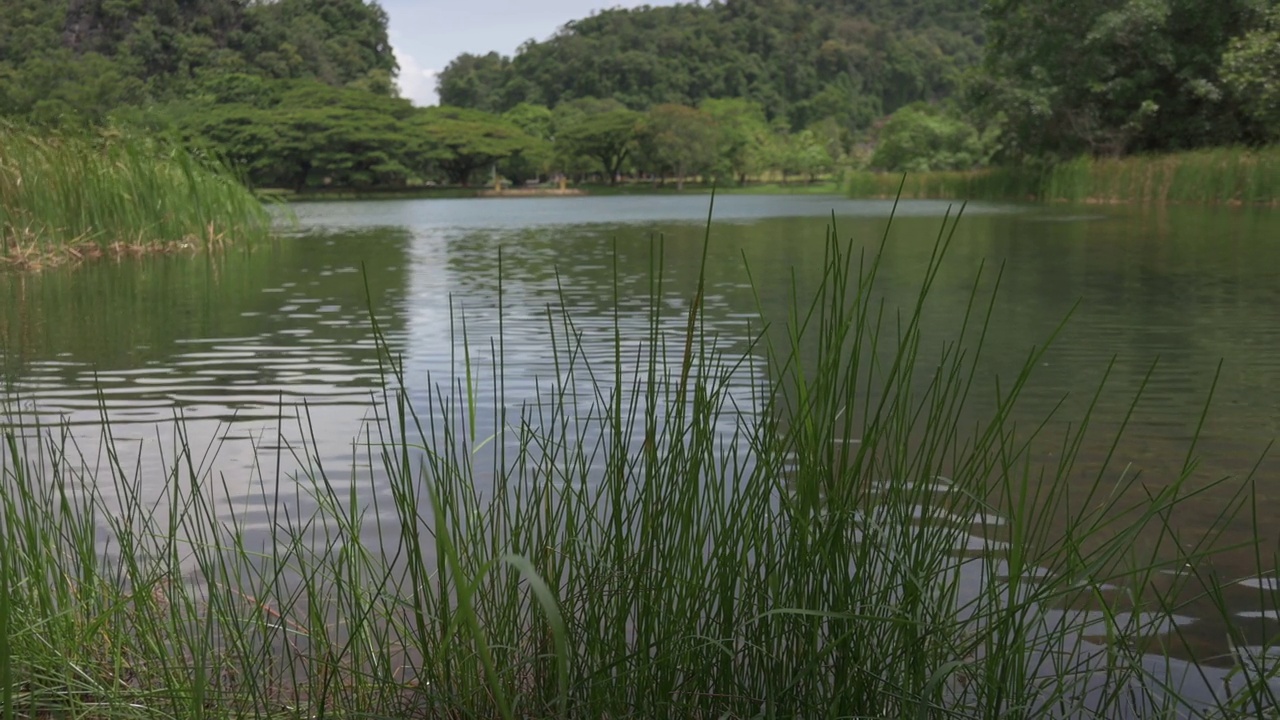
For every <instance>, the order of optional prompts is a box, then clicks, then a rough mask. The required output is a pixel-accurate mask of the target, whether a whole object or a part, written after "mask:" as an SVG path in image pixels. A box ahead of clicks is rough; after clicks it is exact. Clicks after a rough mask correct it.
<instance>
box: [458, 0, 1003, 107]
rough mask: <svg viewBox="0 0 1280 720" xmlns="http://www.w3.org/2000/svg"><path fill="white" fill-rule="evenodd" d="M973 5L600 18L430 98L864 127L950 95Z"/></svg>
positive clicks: (974, 27) (773, 0) (742, 9)
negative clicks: (740, 103)
mask: <svg viewBox="0 0 1280 720" xmlns="http://www.w3.org/2000/svg"><path fill="white" fill-rule="evenodd" d="M980 5H981V0H961V1H960V2H955V1H954V0H952V1H950V2H946V1H943V0H906V1H899V2H894V1H892V0H859V1H858V2H834V1H832V0H735V2H729V3H709V4H707V5H697V4H692V3H690V4H680V5H675V6H667V7H641V8H638V9H633V10H632V9H613V10H605V11H602V12H599V13H597V14H594V15H592V16H591V17H588V18H583V19H581V20H577V21H574V22H571V23H569V24H567V25H565V26H564V28H563V29H562V30H561V31H560V32H559V33H558V34H557V35H555V36H554V37H552V38H551V39H549V40H547V41H545V42H529V43H526V44H525V45H524V46H522V47H521V48H520V50H519V52H517V54H516V55H515V57H513V58H505V57H501V56H499V55H497V54H496V53H490V54H488V55H483V56H477V55H470V54H468V55H462V56H459V57H458V58H457V59H455V60H454V61H453V62H452V63H450V64H449V66H448V67H447V68H445V70H444V71H443V72H442V73H441V74H440V78H439V89H440V98H441V102H443V103H445V104H449V105H459V106H463V107H473V108H479V109H484V110H490V111H503V110H506V109H508V108H511V107H513V106H515V105H516V104H518V103H520V102H532V103H537V104H542V105H547V106H548V107H555V106H557V105H559V104H561V103H564V102H566V101H569V100H574V99H577V98H586V97H597V98H613V99H616V100H618V101H619V102H621V103H623V104H624V105H626V106H627V107H628V108H631V109H633V110H646V109H648V108H650V107H652V106H654V105H661V104H664V103H673V104H683V105H690V106H698V105H700V104H701V103H702V102H703V101H705V100H708V99H716V98H743V99H747V100H750V101H751V102H754V103H756V104H757V105H759V106H760V107H761V108H762V109H763V110H764V112H765V114H766V116H767V117H768V118H769V119H771V120H773V119H779V118H781V119H782V120H784V121H785V122H786V123H787V125H788V126H790V128H791V129H793V130H799V129H802V128H804V127H806V126H808V125H810V124H811V123H813V122H816V121H818V120H821V119H823V118H825V117H834V118H836V120H837V121H838V122H840V123H841V124H843V125H846V126H849V127H862V128H865V127H866V126H868V125H869V124H870V122H871V121H872V120H873V119H874V118H875V117H877V116H878V115H880V114H881V112H883V111H892V110H894V109H896V108H897V107H899V106H901V105H903V104H906V103H909V102H912V101H916V100H926V99H937V98H939V97H943V96H947V95H950V94H951V93H952V92H953V91H954V90H955V89H956V87H957V85H958V82H959V79H960V74H961V72H962V71H963V69H964V68H967V67H970V66H972V65H974V64H976V62H977V60H978V56H979V49H978V48H979V46H978V42H979V38H980V36H981V33H982V28H981V22H980V19H979V15H978V9H979V7H980Z"/></svg>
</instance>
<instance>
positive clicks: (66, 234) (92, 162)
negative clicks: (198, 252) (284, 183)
mask: <svg viewBox="0 0 1280 720" xmlns="http://www.w3.org/2000/svg"><path fill="white" fill-rule="evenodd" d="M269 225H270V219H269V217H268V215H267V213H266V211H265V209H264V208H263V206H262V204H261V203H260V202H259V201H258V200H257V199H255V198H254V196H253V194H252V193H251V192H249V190H247V189H246V188H245V187H243V186H242V185H241V184H240V183H239V182H238V181H237V179H236V177H235V176H234V175H233V174H232V173H231V172H229V171H227V170H226V169H225V168H222V167H221V166H219V165H217V164H214V163H208V162H204V161H201V160H199V159H197V158H195V157H193V156H192V155H191V154H189V153H187V152H186V151H184V150H182V149H181V148H179V147H176V146H169V145H165V144H163V143H160V142H158V141H156V140H153V139H149V138H144V137H140V136H136V135H132V134H128V133H125V134H120V133H113V132H105V133H102V134H99V135H88V134H82V135H75V134H72V135H62V134H51V133H47V132H36V131H34V130H28V129H22V128H18V127H14V126H10V125H3V124H0V265H8V266H15V267H19V268H33V267H39V266H43V265H49V264H57V263H63V262H69V261H79V260H84V259H89V258H98V257H103V256H121V255H130V254H141V253H145V252H155V251H161V250H178V249H186V248H201V249H203V248H208V247H211V246H219V245H223V244H225V243H231V242H244V241H250V240H256V239H261V238H263V237H265V236H266V234H267V232H268V229H269Z"/></svg>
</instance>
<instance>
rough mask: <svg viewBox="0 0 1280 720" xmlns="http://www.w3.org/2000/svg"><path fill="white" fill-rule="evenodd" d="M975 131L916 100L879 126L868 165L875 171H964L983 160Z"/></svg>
mask: <svg viewBox="0 0 1280 720" xmlns="http://www.w3.org/2000/svg"><path fill="white" fill-rule="evenodd" d="M985 155H986V153H985V152H984V148H983V143H982V140H981V138H980V137H979V135H978V131H977V130H976V129H975V128H974V127H973V126H972V125H970V124H969V123H967V122H965V121H964V120H963V119H961V118H958V117H955V116H954V115H950V114H948V113H946V112H944V111H943V110H941V109H940V108H938V107H936V106H931V105H927V104H924V103H917V104H914V105H908V106H907V107H904V108H902V109H901V110H899V111H898V112H896V113H894V114H893V115H892V116H891V117H890V118H889V119H888V121H886V122H885V124H884V126H883V127H881V128H880V131H879V137H878V142H877V144H876V149H875V154H874V155H872V156H871V162H870V165H871V167H872V168H875V169H877V170H892V171H894V172H928V171H930V170H967V169H969V168H973V167H977V166H979V165H982V164H984V163H985V161H986V157H985Z"/></svg>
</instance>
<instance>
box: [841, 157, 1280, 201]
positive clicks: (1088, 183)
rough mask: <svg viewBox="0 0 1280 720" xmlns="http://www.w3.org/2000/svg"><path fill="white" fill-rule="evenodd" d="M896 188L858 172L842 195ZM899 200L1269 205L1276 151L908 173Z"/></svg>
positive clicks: (1278, 168) (886, 178)
mask: <svg viewBox="0 0 1280 720" xmlns="http://www.w3.org/2000/svg"><path fill="white" fill-rule="evenodd" d="M901 181H902V176H901V175H897V174H892V173H871V172H857V173H853V175H852V177H851V178H850V180H849V182H848V188H847V189H848V192H849V194H850V195H852V196H854V197H893V196H894V195H895V194H896V192H897V190H898V184H899V183H900V182H901ZM903 197H909V198H943V199H952V198H956V199H974V200H1042V201H1049V202H1099V203H1147V204H1161V203H1203V204H1264V205H1273V204H1276V203H1278V202H1280V148H1266V149H1261V150H1250V149H1244V148H1219V149H1212V150H1197V151H1193V152H1184V153H1174V154H1169V155H1137V156H1132V157H1126V158H1107V159H1095V158H1080V159H1077V160H1073V161H1071V162H1066V163H1060V164H1058V165H1055V166H1053V167H1049V168H1032V167H1028V168H1017V167H998V168H987V169H983V170H973V171H967V172H928V173H911V174H908V175H907V177H906V181H905V185H904V186H903Z"/></svg>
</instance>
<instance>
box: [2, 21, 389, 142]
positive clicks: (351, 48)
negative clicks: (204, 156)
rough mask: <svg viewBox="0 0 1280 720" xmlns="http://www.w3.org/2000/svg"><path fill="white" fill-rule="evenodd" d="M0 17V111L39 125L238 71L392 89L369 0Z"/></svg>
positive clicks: (166, 94) (238, 75)
mask: <svg viewBox="0 0 1280 720" xmlns="http://www.w3.org/2000/svg"><path fill="white" fill-rule="evenodd" d="M0 20H2V21H0V114H3V115H7V116H17V117H26V118H30V119H33V120H36V121H38V122H45V123H54V122H76V121H85V122H97V121H101V120H102V119H103V118H104V117H105V116H106V115H107V114H108V113H110V112H111V111H112V110H114V109H115V108H117V107H120V106H137V105H140V104H142V103H145V102H149V101H164V100H172V99H175V98H183V97H187V96H190V95H193V94H195V95H199V94H202V93H213V94H215V95H216V94H217V93H218V92H220V91H225V90H226V89H227V86H228V84H229V83H231V84H235V83H237V82H239V83H240V84H241V85H242V86H243V85H244V83H243V82H242V78H244V77H246V76H248V77H258V78H264V79H299V78H309V79H314V80H316V81H318V82H321V83H324V84H328V85H334V86H350V87H357V88H361V89H364V90H368V91H371V92H373V93H377V94H383V95H391V94H394V84H393V79H394V76H395V72H396V63H395V59H394V57H393V56H392V53H391V46H390V44H389V41H388V39H387V17H386V13H385V12H384V11H383V10H382V8H381V7H380V6H379V5H377V4H376V3H374V2H368V1H367V0H275V1H274V2H258V1H255V0H0ZM228 76H232V78H231V79H228Z"/></svg>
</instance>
